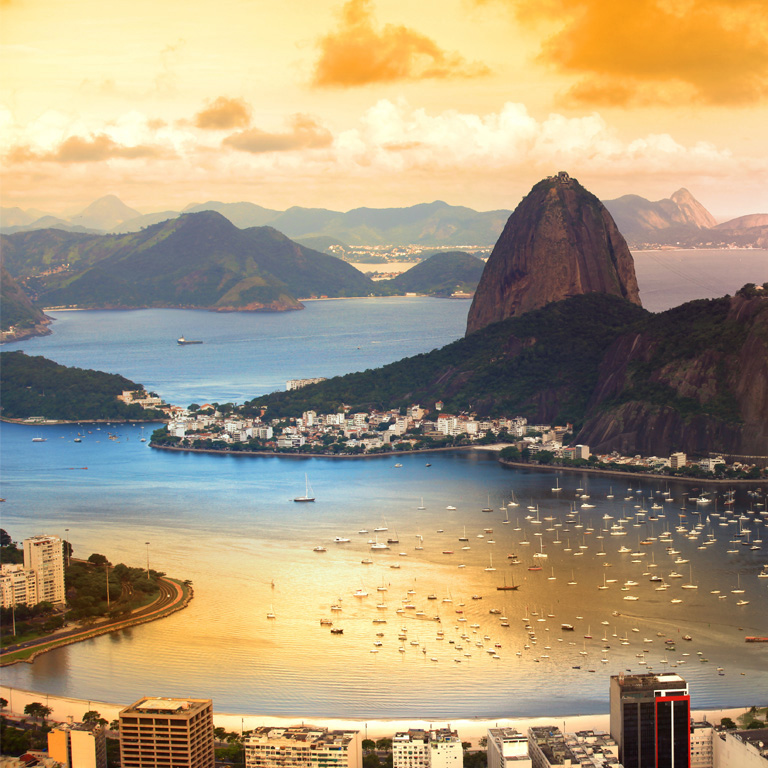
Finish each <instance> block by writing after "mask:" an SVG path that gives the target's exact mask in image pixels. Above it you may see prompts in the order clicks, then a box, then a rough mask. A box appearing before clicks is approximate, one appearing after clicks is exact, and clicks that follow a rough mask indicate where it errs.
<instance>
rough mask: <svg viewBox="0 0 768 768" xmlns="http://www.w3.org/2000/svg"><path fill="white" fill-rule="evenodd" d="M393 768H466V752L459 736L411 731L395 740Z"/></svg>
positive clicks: (441, 731) (438, 731) (456, 734)
mask: <svg viewBox="0 0 768 768" xmlns="http://www.w3.org/2000/svg"><path fill="white" fill-rule="evenodd" d="M392 766H393V768H463V766H464V749H463V747H462V745H461V740H460V739H459V735H458V733H456V731H451V730H449V729H448V728H440V729H436V730H431V731H426V730H422V729H411V730H409V731H403V732H401V733H396V734H395V737H394V739H393V740H392Z"/></svg>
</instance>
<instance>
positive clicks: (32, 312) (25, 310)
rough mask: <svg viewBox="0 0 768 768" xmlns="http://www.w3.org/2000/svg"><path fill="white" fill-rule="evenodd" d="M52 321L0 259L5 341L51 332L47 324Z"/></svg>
mask: <svg viewBox="0 0 768 768" xmlns="http://www.w3.org/2000/svg"><path fill="white" fill-rule="evenodd" d="M50 322H51V321H50V318H49V317H47V316H46V315H45V314H44V313H43V312H42V311H41V310H39V309H38V308H37V307H35V306H34V304H32V302H31V301H30V299H29V297H28V296H27V294H26V293H24V291H23V290H22V289H21V287H20V286H19V284H18V283H17V282H16V281H15V280H14V279H13V277H12V276H11V275H10V274H9V272H8V271H7V270H6V268H5V265H4V264H3V263H2V260H0V330H1V331H2V332H3V341H11V340H13V341H18V340H19V339H24V338H27V337H29V336H40V335H46V334H49V333H50V331H49V330H48V328H47V327H46V326H47V325H48V323H50Z"/></svg>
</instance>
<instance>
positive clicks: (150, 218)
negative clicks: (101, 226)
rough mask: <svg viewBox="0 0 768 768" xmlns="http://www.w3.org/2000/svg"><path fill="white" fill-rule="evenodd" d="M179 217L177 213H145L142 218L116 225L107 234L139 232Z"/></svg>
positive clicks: (179, 214) (137, 217)
mask: <svg viewBox="0 0 768 768" xmlns="http://www.w3.org/2000/svg"><path fill="white" fill-rule="evenodd" d="M179 216H181V213H180V212H179V211H158V212H157V213H145V214H144V215H143V216H136V217H134V218H132V219H128V220H126V221H123V222H121V223H120V224H116V225H115V226H114V227H112V228H111V229H110V230H109V232H110V234H114V235H122V234H125V233H126V232H139V231H140V230H142V229H144V228H145V227H151V226H152V225H153V224H159V223H160V222H161V221H168V219H177V218H178V217H179Z"/></svg>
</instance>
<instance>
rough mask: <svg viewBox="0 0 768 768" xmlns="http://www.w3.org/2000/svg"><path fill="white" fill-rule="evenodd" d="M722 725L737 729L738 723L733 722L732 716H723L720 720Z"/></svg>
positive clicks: (729, 728)
mask: <svg viewBox="0 0 768 768" xmlns="http://www.w3.org/2000/svg"><path fill="white" fill-rule="evenodd" d="M720 725H721V726H722V727H723V728H727V729H728V730H732V729H735V728H736V723H734V722H733V720H731V718H730V717H724V718H723V719H722V720H721V721H720Z"/></svg>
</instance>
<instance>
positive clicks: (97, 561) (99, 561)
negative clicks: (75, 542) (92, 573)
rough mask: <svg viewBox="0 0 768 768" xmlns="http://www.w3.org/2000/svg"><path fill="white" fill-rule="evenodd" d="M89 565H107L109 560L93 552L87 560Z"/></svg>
mask: <svg viewBox="0 0 768 768" xmlns="http://www.w3.org/2000/svg"><path fill="white" fill-rule="evenodd" d="M88 562H89V563H93V564H94V565H107V564H108V563H109V560H107V558H106V556H105V555H99V554H97V553H96V552H94V553H93V554H92V555H91V556H90V557H89V558H88Z"/></svg>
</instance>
